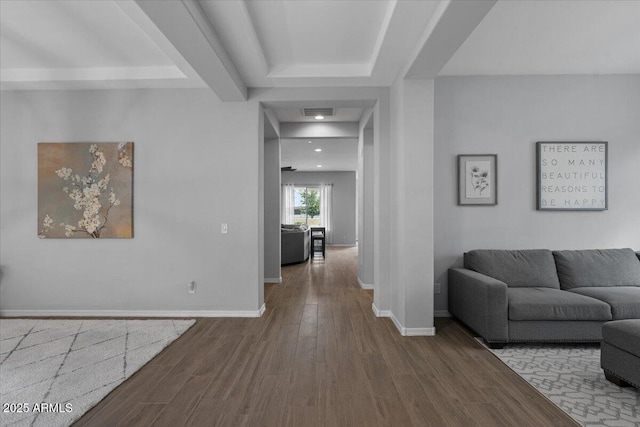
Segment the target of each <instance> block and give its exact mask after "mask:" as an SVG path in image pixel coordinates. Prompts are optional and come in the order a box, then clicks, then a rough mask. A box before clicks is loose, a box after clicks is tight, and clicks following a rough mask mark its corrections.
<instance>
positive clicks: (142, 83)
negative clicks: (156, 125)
mask: <svg viewBox="0 0 640 427" xmlns="http://www.w3.org/2000/svg"><path fill="white" fill-rule="evenodd" d="M481 3H484V4H485V5H486V6H485V8H486V10H489V9H490V8H491V6H493V8H492V9H491V10H489V12H488V13H487V12H486V10H485V11H481V12H479V13H477V16H479V18H478V20H479V24H478V22H474V21H473V20H471V21H470V22H464V21H465V19H466V17H467V16H468V15H471V14H472V9H473V8H475V7H476V6H477V5H478V4H481ZM456 10H457V12H455V13H453V12H452V13H449V15H447V13H448V12H451V11H456ZM465 10H466V11H467V12H468V13H467V15H465V13H464V12H465ZM485 14H486V16H485ZM639 17H640V1H633V0H631V1H619V0H604V1H598V0H581V1H578V0H570V1H564V0H556V1H544V0H532V1H508V0H500V1H498V2H497V3H495V5H493V0H484V1H480V0H476V1H474V2H461V1H453V2H449V1H440V0H433V1H411V0H340V1H337V0H318V1H290V0H261V1H258V0H228V1H213V0H200V1H199V2H198V1H142V0H91V1H78V0H75V1H73V0H56V1H51V0H29V1H25V0H1V1H0V68H1V70H0V71H1V77H0V80H1V87H2V89H52V88H54V89H55V88H70V89H74V88H81V89H84V88H118V87H123V88H136V87H205V86H209V87H210V88H212V89H213V90H214V91H215V92H216V93H217V94H218V96H219V97H220V98H221V99H223V100H243V99H246V96H247V88H250V87H303V86H304V87H328V86H389V85H391V83H392V82H393V80H394V79H395V77H396V76H397V75H398V74H399V73H402V72H406V71H407V67H410V66H412V64H413V68H414V69H413V70H412V73H411V75H414V76H420V75H421V73H420V70H415V68H416V62H415V61H416V58H417V56H419V54H420V52H422V51H421V49H422V50H423V51H424V48H425V46H427V47H429V43H430V40H432V39H433V40H435V41H437V42H438V43H441V44H446V41H447V39H448V40H452V38H451V37H450V34H446V35H445V36H443V37H441V39H438V36H439V35H440V36H442V35H443V34H445V33H444V32H442V31H440V32H439V31H438V30H439V28H438V25H439V24H440V27H452V26H454V27H455V26H456V25H460V26H465V25H466V26H467V28H466V29H465V30H464V31H460V32H459V33H458V34H457V35H458V37H460V42H459V43H461V45H459V44H458V45H453V46H448V47H447V48H448V49H450V50H451V52H450V53H447V54H445V55H444V56H443V55H441V57H440V58H437V59H438V61H433V60H431V61H429V58H427V60H426V61H425V62H424V64H428V63H429V62H430V63H431V65H432V66H433V64H440V61H441V65H437V69H436V70H435V74H434V73H433V70H430V72H429V73H427V74H429V75H432V76H435V75H437V74H438V71H439V75H486V74H489V75H495V74H568V73H571V74H601V73H640V47H639V46H640V24H639V20H640V18H639ZM447 19H449V20H448V21H447ZM476 25H477V27H476ZM474 28H475V30H474ZM469 34H470V36H468V35H469ZM467 36H468V38H467ZM465 39H466V41H464V40H465ZM443 40H444V41H443ZM462 41H464V43H462ZM456 43H457V42H456ZM458 47H459V48H458ZM430 49H431V47H429V49H426V51H427V52H433V51H434V50H433V49H431V50H430ZM445 50H446V49H445ZM453 52H455V53H453ZM451 55H452V56H451ZM443 58H444V60H442V59H443ZM418 64H419V65H420V66H421V67H426V66H425V65H422V62H420V61H418ZM445 64H446V65H445ZM442 65H444V67H443V68H442V70H440V69H439V68H440V67H441V66H442ZM225 74H226V75H225ZM230 85H231V86H235V88H231V89H224V88H225V87H228V86H230Z"/></svg>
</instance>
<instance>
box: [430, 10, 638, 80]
mask: <svg viewBox="0 0 640 427" xmlns="http://www.w3.org/2000/svg"><path fill="white" fill-rule="evenodd" d="M636 73H640V1H637V0H632V1H628V0H627V1H615V0H604V1H597V0H589V1H575V0H569V1H566V0H555V1H499V2H497V3H496V4H495V6H494V7H493V8H492V9H491V11H489V13H488V14H487V15H486V16H485V18H484V19H483V20H482V22H480V24H478V26H477V27H476V29H475V31H473V33H471V35H470V36H469V38H467V40H466V41H465V42H464V43H463V44H462V46H461V47H460V48H459V49H458V51H457V52H456V53H455V54H454V55H453V57H452V58H451V59H450V60H449V62H448V63H447V64H446V65H445V66H444V68H443V69H442V70H441V71H440V75H518V74H636Z"/></svg>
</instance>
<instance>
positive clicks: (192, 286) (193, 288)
mask: <svg viewBox="0 0 640 427" xmlns="http://www.w3.org/2000/svg"><path fill="white" fill-rule="evenodd" d="M189 293H190V294H195V293H196V282H194V281H191V282H189Z"/></svg>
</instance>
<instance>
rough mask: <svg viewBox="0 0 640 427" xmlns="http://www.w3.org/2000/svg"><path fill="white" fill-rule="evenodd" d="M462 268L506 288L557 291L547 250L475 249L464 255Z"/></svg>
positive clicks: (556, 275)
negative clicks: (535, 288)
mask: <svg viewBox="0 0 640 427" xmlns="http://www.w3.org/2000/svg"><path fill="white" fill-rule="evenodd" d="M464 266H465V267H466V268H468V269H470V270H474V271H477V272H478V273H482V274H484V275H487V276H490V277H493V278H494V279H498V280H500V281H502V282H504V283H506V284H507V286H508V287H510V288H522V287H537V288H555V289H560V282H559V281H558V274H557V273H556V265H555V262H554V260H553V255H552V253H551V251H549V250H547V249H529V250H519V251H517V250H513V251H510V250H495V249H476V250H473V251H469V252H467V253H465V254H464Z"/></svg>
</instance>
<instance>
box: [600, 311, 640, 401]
mask: <svg viewBox="0 0 640 427" xmlns="http://www.w3.org/2000/svg"><path fill="white" fill-rule="evenodd" d="M600 366H601V367H602V369H604V375H605V376H606V377H607V379H608V380H609V381H611V382H612V383H614V384H616V385H618V386H620V387H628V386H633V387H635V388H637V389H638V390H640V319H629V320H615V321H613V322H607V323H605V324H604V325H603V326H602V345H601V353H600Z"/></svg>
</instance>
